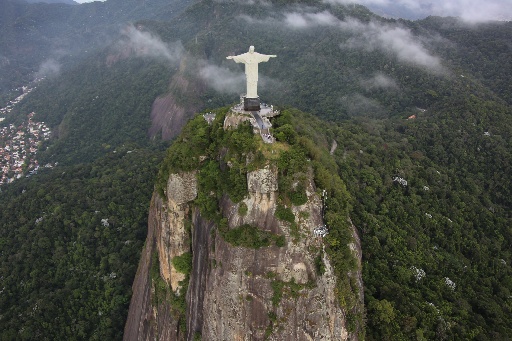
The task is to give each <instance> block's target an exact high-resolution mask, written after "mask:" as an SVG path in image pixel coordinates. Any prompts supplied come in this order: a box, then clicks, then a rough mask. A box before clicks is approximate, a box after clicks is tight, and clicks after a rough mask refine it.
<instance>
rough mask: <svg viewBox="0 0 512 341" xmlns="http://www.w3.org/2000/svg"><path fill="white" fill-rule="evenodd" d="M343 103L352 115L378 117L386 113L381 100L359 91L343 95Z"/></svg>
mask: <svg viewBox="0 0 512 341" xmlns="http://www.w3.org/2000/svg"><path fill="white" fill-rule="evenodd" d="M341 105H342V107H343V108H344V109H345V110H346V112H347V114H348V115H350V116H361V115H362V116H371V117H377V116H381V115H383V114H384V113H385V111H384V109H383V108H382V106H381V105H380V103H379V102H377V101H376V100H374V99H371V98H368V97H365V96H363V95H361V94H359V93H356V94H353V95H350V96H343V97H342V98H341Z"/></svg>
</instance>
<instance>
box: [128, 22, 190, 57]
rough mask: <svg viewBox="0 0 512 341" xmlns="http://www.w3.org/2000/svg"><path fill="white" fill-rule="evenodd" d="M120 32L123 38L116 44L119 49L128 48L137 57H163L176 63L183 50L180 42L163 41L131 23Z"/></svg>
mask: <svg viewBox="0 0 512 341" xmlns="http://www.w3.org/2000/svg"><path fill="white" fill-rule="evenodd" d="M122 34H123V38H124V39H122V40H121V42H120V43H119V45H118V48H119V49H120V51H127V50H128V51H131V52H132V53H134V54H135V55H136V56H138V57H150V58H157V59H164V60H167V61H169V62H171V63H177V62H179V60H180V59H181V57H182V56H183V53H184V51H185V49H184V48H183V45H182V44H181V42H179V41H178V42H175V43H171V44H168V43H165V42H163V41H162V40H161V39H160V37H158V36H155V35H153V34H152V33H150V32H146V31H141V30H138V29H137V28H135V26H133V25H129V26H127V27H125V28H124V29H123V31H122Z"/></svg>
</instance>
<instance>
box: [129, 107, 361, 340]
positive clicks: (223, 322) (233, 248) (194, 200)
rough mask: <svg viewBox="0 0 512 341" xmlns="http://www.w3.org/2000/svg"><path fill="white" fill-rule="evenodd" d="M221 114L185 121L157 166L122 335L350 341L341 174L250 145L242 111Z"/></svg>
mask: <svg viewBox="0 0 512 341" xmlns="http://www.w3.org/2000/svg"><path fill="white" fill-rule="evenodd" d="M216 117H217V116H216ZM219 117H223V118H224V121H223V122H222V121H217V122H208V123H206V122H205V121H203V120H202V118H203V117H201V116H198V117H197V118H196V119H194V120H193V121H192V122H191V124H193V127H194V128H193V129H189V130H187V128H186V129H185V132H186V131H189V132H188V133H186V134H188V135H186V134H185V133H184V134H185V136H184V137H183V138H182V139H179V140H178V142H176V143H178V144H176V145H174V146H173V148H174V149H173V153H176V154H172V155H171V156H170V157H169V159H168V160H169V161H167V160H166V161H164V164H163V166H162V169H161V173H160V177H159V180H158V182H157V189H156V192H155V193H158V194H155V195H154V196H153V200H152V203H151V210H150V216H149V224H148V238H147V241H146V245H145V248H144V250H143V254H142V258H141V263H140V264H139V269H138V272H137V277H136V279H135V282H134V285H133V297H132V301H131V305H130V311H129V316H128V321H127V324H126V326H125V334H124V339H125V340H154V339H158V340H198V339H202V340H357V338H358V336H359V335H363V334H364V331H362V312H363V309H362V307H363V302H362V281H361V272H360V269H361V263H360V257H361V253H360V247H359V240H358V236H357V233H356V230H355V228H354V226H353V225H352V224H351V223H350V224H348V222H349V221H348V209H347V210H345V209H344V208H343V207H344V206H343V205H342V204H341V201H342V200H345V199H346V198H345V197H344V196H343V195H341V194H340V193H342V190H341V188H339V189H340V191H337V190H335V189H333V188H334V187H333V186H336V185H333V184H336V183H338V182H339V183H340V184H341V185H342V182H341V179H339V178H335V177H333V176H331V175H330V174H328V171H327V170H326V169H323V168H321V167H324V166H323V165H322V164H319V163H318V162H319V161H317V160H315V159H308V157H307V156H306V155H305V154H304V153H303V152H302V151H301V150H300V149H297V146H293V145H288V144H285V143H282V142H280V143H277V144H276V145H273V144H265V145H264V146H263V147H258V143H257V142H256V140H255V139H253V138H254V136H253V135H252V134H253V133H254V132H251V131H250V130H248V129H247V123H244V121H247V120H250V116H249V115H244V114H240V115H235V112H234V111H233V110H231V111H229V112H224V113H222V112H221V114H220V115H219ZM215 119H217V118H215ZM221 122H222V123H223V124H222V125H221V124H220V123H221ZM242 123H243V124H242ZM215 137H219V138H218V139H217V140H215V141H213V142H212V139H215ZM220 141H222V142H220ZM258 148H259V149H258ZM294 148H295V149H294ZM191 153H193V155H192V154H191ZM319 153H321V151H313V152H312V153H311V155H319ZM326 154H327V153H326ZM183 155H186V156H185V158H186V157H188V158H191V159H190V160H194V162H197V163H190V164H188V163H187V161H188V160H187V159H185V158H184V156H183ZM265 155H266V156H265ZM327 155H328V154H327ZM175 156H180V157H175ZM169 162H172V163H169ZM191 165H192V166H191ZM278 167H282V169H278ZM319 167H320V170H321V171H318V169H319ZM191 168H195V170H192V171H187V172H185V171H182V172H178V171H177V170H178V169H191ZM322 169H323V170H322ZM164 174H165V175H164ZM315 174H319V176H320V177H319V179H320V180H321V181H319V179H316V180H317V181H319V182H318V183H322V184H324V185H326V186H327V187H328V188H327V189H325V190H323V191H320V190H318V189H317V188H316V186H315V178H314V176H315ZM335 176H337V175H335ZM280 177H282V178H280ZM341 185H340V186H341ZM329 186H330V187H329ZM336 188H337V187H336ZM329 191H330V192H329ZM319 193H322V196H323V198H322V197H320V195H319ZM327 193H331V194H332V195H333V196H334V197H333V198H332V199H330V200H333V201H332V203H333V204H334V207H336V208H337V209H336V212H334V211H333V209H332V208H330V206H328V207H327V208H326V207H324V204H325V200H326V199H325V198H326V194H327ZM162 197H165V198H162ZM233 198H236V201H237V202H234V201H233V200H235V199H233ZM201 212H203V213H204V215H202V214H201ZM326 212H327V213H326ZM324 215H325V217H324ZM205 217H208V218H205ZM324 218H325V219H326V220H325V221H324ZM343 221H347V224H344V223H343ZM329 222H333V224H332V226H331V227H332V231H330V232H331V235H332V237H331V236H327V238H330V239H329V241H328V245H329V246H328V247H326V246H325V244H324V243H326V241H325V240H324V239H323V238H322V237H321V236H325V235H326V233H327V232H326V231H327V227H326V225H325V224H326V223H329ZM340 222H341V223H340ZM342 229H351V231H350V232H351V234H352V238H350V237H348V238H347V237H345V236H347V235H350V233H349V234H347V233H346V232H347V231H344V230H342ZM319 231H324V232H325V233H319ZM320 235H321V236H320ZM347 240H351V241H347ZM348 243H350V244H348ZM344 244H345V248H343V245H344ZM352 257H354V258H355V259H356V262H353V259H352ZM343 262H346V263H343ZM345 264H355V265H353V266H345ZM342 269H345V270H342ZM358 291H359V294H358ZM340 302H344V304H345V306H341V305H340ZM349 314H350V315H351V317H352V318H350V319H349V318H348V317H347V316H348V315H349ZM358 318H359V320H356V319H358ZM354 321H355V322H354ZM349 330H350V331H349Z"/></svg>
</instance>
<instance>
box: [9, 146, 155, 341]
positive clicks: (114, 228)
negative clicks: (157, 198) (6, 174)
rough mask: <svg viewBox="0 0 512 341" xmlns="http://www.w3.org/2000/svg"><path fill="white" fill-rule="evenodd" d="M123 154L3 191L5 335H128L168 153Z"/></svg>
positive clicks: (122, 151)
mask: <svg viewBox="0 0 512 341" xmlns="http://www.w3.org/2000/svg"><path fill="white" fill-rule="evenodd" d="M116 150H117V153H109V154H108V155H106V156H104V157H102V158H100V159H98V160H97V161H95V162H93V163H90V164H81V165H77V166H69V167H59V168H58V169H54V170H49V171H42V172H40V174H38V175H37V176H32V177H30V178H28V179H27V178H23V179H20V180H18V181H16V182H14V183H13V184H10V185H8V186H3V187H2V193H1V194H2V195H1V196H0V207H2V211H1V214H0V235H1V237H0V245H1V249H2V252H1V253H0V272H1V273H2V280H1V281H2V288H3V287H5V291H4V292H3V294H2V295H0V310H1V311H2V316H3V317H2V319H0V330H2V333H1V334H2V338H3V339H5V340H15V339H20V338H21V339H34V338H37V335H40V336H41V335H44V336H45V337H47V338H48V339H54V340H68V339H75V338H79V339H90V340H106V339H108V340H120V339H121V338H122V331H123V328H124V324H125V320H126V316H127V313H128V305H129V302H130V297H131V285H132V283H133V278H134V276H135V271H136V269H137V263H138V260H139V256H140V250H141V249H142V246H143V243H144V239H145V237H146V231H147V212H148V208H149V202H150V198H151V190H152V186H153V183H154V178H155V176H156V171H157V169H156V167H155V166H156V165H157V164H158V163H159V162H160V160H161V159H162V155H161V153H155V152H153V151H151V150H147V149H138V148H136V147H135V146H129V147H128V146H126V147H124V148H117V149H116ZM129 151H131V152H130V153H129ZM55 321H62V323H56V322H55ZM20 330H22V331H23V332H22V333H21V334H20V333H19V331H20Z"/></svg>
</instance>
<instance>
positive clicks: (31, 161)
mask: <svg viewBox="0 0 512 341" xmlns="http://www.w3.org/2000/svg"><path fill="white" fill-rule="evenodd" d="M34 114H35V113H33V112H32V113H30V114H29V115H28V116H27V120H26V121H24V122H23V123H22V124H21V125H19V126H15V125H13V124H10V125H9V126H5V127H1V128H0V185H3V184H6V183H10V182H13V181H14V180H16V179H19V178H21V177H22V176H23V172H24V170H25V169H26V171H28V175H27V176H30V175H32V174H35V173H37V170H38V169H39V164H38V162H37V160H36V154H37V150H38V147H39V145H40V144H41V142H42V141H45V140H48V139H49V138H50V134H51V132H50V129H49V128H48V127H47V126H46V124H44V123H43V122H35V121H33V117H34ZM24 166H25V167H24ZM24 168H25V169H24Z"/></svg>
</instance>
